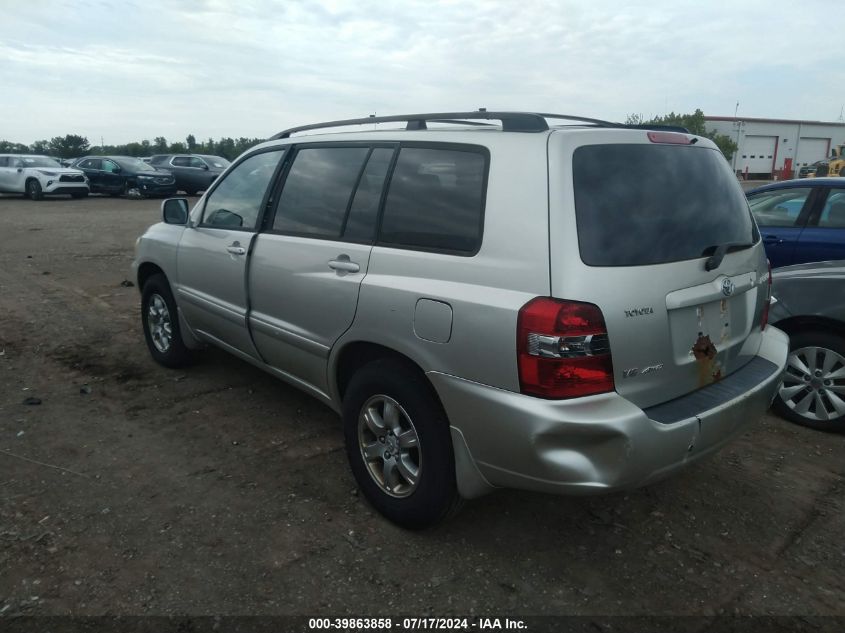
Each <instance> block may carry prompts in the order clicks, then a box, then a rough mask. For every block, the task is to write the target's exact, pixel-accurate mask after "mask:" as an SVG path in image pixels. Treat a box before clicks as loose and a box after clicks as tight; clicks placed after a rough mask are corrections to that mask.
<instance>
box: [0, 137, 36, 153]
mask: <svg viewBox="0 0 845 633" xmlns="http://www.w3.org/2000/svg"><path fill="white" fill-rule="evenodd" d="M0 154H29V146H28V145H24V144H23V143H12V142H11V141H3V140H0Z"/></svg>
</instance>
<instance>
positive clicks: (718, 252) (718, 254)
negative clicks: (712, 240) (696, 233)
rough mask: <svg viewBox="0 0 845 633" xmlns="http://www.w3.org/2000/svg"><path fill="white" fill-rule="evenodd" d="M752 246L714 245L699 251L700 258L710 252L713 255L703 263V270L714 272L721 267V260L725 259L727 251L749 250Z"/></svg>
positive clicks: (745, 244) (733, 243)
mask: <svg viewBox="0 0 845 633" xmlns="http://www.w3.org/2000/svg"><path fill="white" fill-rule="evenodd" d="M752 246H754V242H726V243H724V244H714V245H713V246H708V247H707V248H705V249H704V250H703V251H701V256H702V257H707V255H710V253H711V252H712V253H713V254H712V255H710V257H709V258H708V259H707V261H706V262H704V270H707V271H711V270H716V269H717V268H718V267H719V266H721V265H722V260H723V259H724V258H725V254H726V253H727V252H728V251H740V250H742V249H744V248H751V247H752Z"/></svg>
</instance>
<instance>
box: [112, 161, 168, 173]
mask: <svg viewBox="0 0 845 633" xmlns="http://www.w3.org/2000/svg"><path fill="white" fill-rule="evenodd" d="M117 162H118V163H120V165H121V167H126V168H127V169H131V170H133V171H158V170H157V169H156V168H155V167H152V166H151V165H148V164H147V163H145V162H144V161H142V160H141V159H140V158H120V159H117Z"/></svg>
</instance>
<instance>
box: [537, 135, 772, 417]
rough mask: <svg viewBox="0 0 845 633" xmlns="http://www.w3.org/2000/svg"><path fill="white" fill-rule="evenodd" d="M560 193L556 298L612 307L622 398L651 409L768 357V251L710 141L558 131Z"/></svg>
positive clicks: (553, 210) (555, 168)
mask: <svg viewBox="0 0 845 633" xmlns="http://www.w3.org/2000/svg"><path fill="white" fill-rule="evenodd" d="M690 141H692V142H690ZM549 189H550V195H551V197H550V222H549V225H550V240H551V245H550V246H551V281H552V288H551V289H552V296H554V297H556V298H560V299H567V300H575V301H584V302H589V303H594V304H596V305H597V306H598V307H599V308H600V309H601V311H602V314H603V316H604V319H605V322H606V325H607V333H608V338H609V343H610V353H611V357H612V363H613V376H614V383H615V388H616V391H617V392H619V393H620V394H621V395H623V396H624V397H626V398H627V399H629V400H630V401H631V402H633V403H634V404H636V405H638V406H640V407H649V406H652V405H655V404H659V403H662V402H666V401H668V400H672V399H674V398H677V397H680V396H683V395H685V394H687V393H690V392H692V391H695V390H696V389H699V388H701V387H704V386H706V385H709V384H711V383H713V382H717V381H719V380H721V379H723V378H725V377H726V376H729V375H730V374H731V373H733V372H735V371H736V370H737V369H739V368H740V367H742V366H743V365H745V364H746V363H747V362H749V361H750V360H751V359H752V358H753V357H754V356H755V355H756V353H757V350H758V349H759V346H760V320H761V317H762V310H763V304H764V302H765V300H766V296H767V294H766V293H767V283H768V271H767V267H766V259H765V254H764V251H763V247H762V244H761V242H760V237H759V233H758V231H757V228H756V225H755V224H754V220H753V219H752V217H751V213H750V211H749V209H748V204H747V202H746V199H745V196H744V194H743V192H742V189H741V187H740V185H739V183H738V182H737V180H736V178H735V176H734V175H733V173H732V171H731V169H730V166H729V165H728V163H727V161H726V160H725V158H724V156H723V155H722V154H721V153H720V152H719V150H718V149H717V148H716V147H715V146H714V145H713V144H712V143H711V142H710V141H708V140H706V139H703V138H697V137H693V136H691V135H682V134H676V133H668V132H659V133H654V132H646V131H641V130H582V131H568V132H556V133H553V134H552V135H550V141H549ZM708 269H709V270H708Z"/></svg>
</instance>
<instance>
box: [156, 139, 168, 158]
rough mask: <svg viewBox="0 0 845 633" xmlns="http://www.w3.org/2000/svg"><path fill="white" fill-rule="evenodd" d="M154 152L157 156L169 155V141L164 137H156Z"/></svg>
mask: <svg viewBox="0 0 845 633" xmlns="http://www.w3.org/2000/svg"><path fill="white" fill-rule="evenodd" d="M153 151H154V152H155V153H156V154H166V153H167V139H166V138H164V137H163V136H156V137H155V139H154V140H153Z"/></svg>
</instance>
